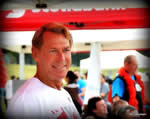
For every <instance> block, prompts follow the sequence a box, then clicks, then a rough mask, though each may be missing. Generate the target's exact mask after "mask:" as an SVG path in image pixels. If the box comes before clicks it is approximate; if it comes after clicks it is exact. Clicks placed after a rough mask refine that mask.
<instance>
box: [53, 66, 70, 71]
mask: <svg viewBox="0 0 150 119" xmlns="http://www.w3.org/2000/svg"><path fill="white" fill-rule="evenodd" d="M52 67H53V68H54V69H56V70H60V71H61V70H65V69H66V67H67V65H62V66H56V65H52Z"/></svg>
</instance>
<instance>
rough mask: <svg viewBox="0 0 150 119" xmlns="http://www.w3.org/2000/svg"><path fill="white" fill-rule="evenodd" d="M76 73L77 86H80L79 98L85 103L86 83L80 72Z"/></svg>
mask: <svg viewBox="0 0 150 119" xmlns="http://www.w3.org/2000/svg"><path fill="white" fill-rule="evenodd" d="M74 73H75V74H76V75H77V77H78V79H77V85H78V89H79V97H80V98H81V100H82V102H83V100H84V95H85V89H86V81H85V80H84V79H82V77H81V76H80V72H79V71H75V72H74Z"/></svg>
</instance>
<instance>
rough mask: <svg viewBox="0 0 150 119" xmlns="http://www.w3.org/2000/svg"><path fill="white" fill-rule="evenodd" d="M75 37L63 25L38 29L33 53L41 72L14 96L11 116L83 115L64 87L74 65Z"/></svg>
mask: <svg viewBox="0 0 150 119" xmlns="http://www.w3.org/2000/svg"><path fill="white" fill-rule="evenodd" d="M71 47H72V36H71V34H70V32H69V30H68V29H67V28H66V27H64V26H63V25H61V24H57V23H48V24H45V25H43V26H42V27H41V28H40V29H38V30H37V31H36V32H35V35H34V37H33V39H32V56H33V58H34V60H35V62H36V66H37V71H36V74H35V76H34V77H33V78H31V79H29V80H28V81H27V82H26V83H25V84H24V85H23V86H21V87H20V88H19V90H18V91H17V92H16V94H15V95H14V97H13V98H12V100H11V102H10V104H9V106H8V110H7V115H8V117H10V118H24V119H26V118H32V119H34V118H36V119H39V118H40V119H41V118H42V119H77V118H80V116H79V113H78V112H77V110H76V108H75V106H74V104H73V102H72V99H71V97H70V95H69V94H68V93H67V92H66V91H65V90H64V89H63V88H62V79H63V78H64V77H65V76H66V74H67V72H68V69H69V67H70V65H71Z"/></svg>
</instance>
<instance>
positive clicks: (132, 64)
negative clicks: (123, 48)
mask: <svg viewBox="0 0 150 119" xmlns="http://www.w3.org/2000/svg"><path fill="white" fill-rule="evenodd" d="M125 67H126V69H127V71H128V73H129V74H131V75H133V74H134V73H135V72H136V71H137V68H138V63H137V60H136V58H135V57H132V59H131V61H130V63H126V64H125Z"/></svg>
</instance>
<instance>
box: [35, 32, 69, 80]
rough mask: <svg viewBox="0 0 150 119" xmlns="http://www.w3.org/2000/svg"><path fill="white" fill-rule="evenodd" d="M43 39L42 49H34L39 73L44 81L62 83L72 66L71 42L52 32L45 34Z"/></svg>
mask: <svg viewBox="0 0 150 119" xmlns="http://www.w3.org/2000/svg"><path fill="white" fill-rule="evenodd" d="M42 38H43V44H42V47H41V48H40V49H39V50H38V49H36V48H33V49H34V50H35V56H34V59H35V61H36V63H37V73H38V75H39V76H40V78H42V80H43V79H44V80H51V81H52V80H53V81H56V82H57V81H61V80H62V79H63V78H64V77H65V76H66V74H67V71H68V69H69V67H70V65H71V47H70V44H69V40H67V39H66V38H65V37H64V36H63V35H62V34H55V33H52V32H45V33H44V34H43V37H42Z"/></svg>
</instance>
